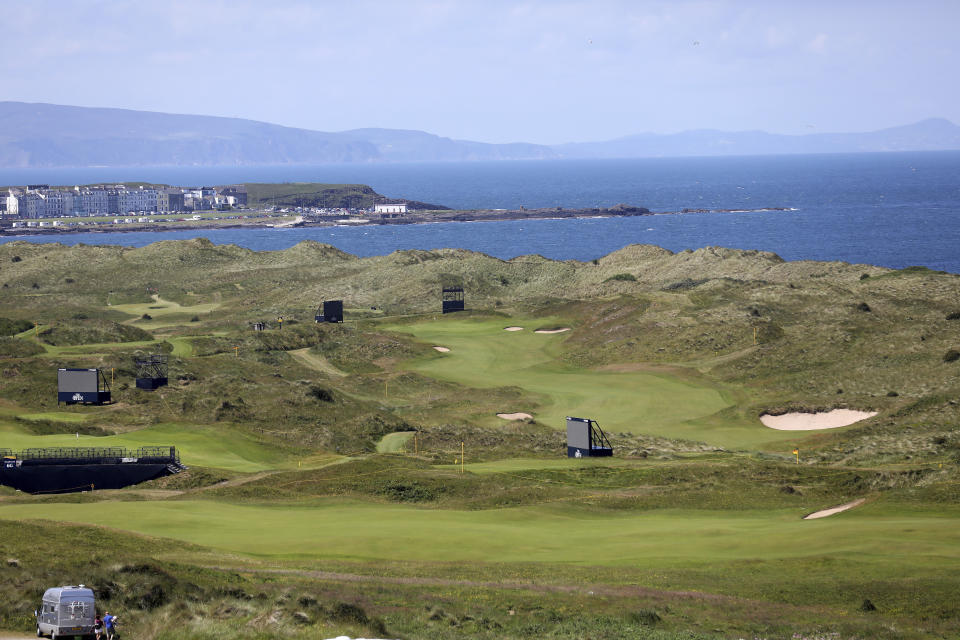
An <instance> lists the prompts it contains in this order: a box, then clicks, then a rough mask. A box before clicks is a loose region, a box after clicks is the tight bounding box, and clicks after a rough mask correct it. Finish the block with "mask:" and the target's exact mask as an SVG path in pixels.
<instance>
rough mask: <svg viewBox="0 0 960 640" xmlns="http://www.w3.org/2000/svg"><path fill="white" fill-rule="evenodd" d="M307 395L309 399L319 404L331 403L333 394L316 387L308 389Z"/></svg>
mask: <svg viewBox="0 0 960 640" xmlns="http://www.w3.org/2000/svg"><path fill="white" fill-rule="evenodd" d="M307 395H309V396H310V397H311V398H315V399H317V400H319V401H320V402H333V394H332V393H330V392H329V391H328V390H327V389H324V388H323V387H318V386H316V385H314V386H311V387H310V390H309V391H308V392H307Z"/></svg>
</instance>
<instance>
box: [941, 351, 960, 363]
mask: <svg viewBox="0 0 960 640" xmlns="http://www.w3.org/2000/svg"><path fill="white" fill-rule="evenodd" d="M957 360H960V351H957V350H956V349H950V350H949V351H947V352H946V353H945V354H943V361H944V362H956V361H957Z"/></svg>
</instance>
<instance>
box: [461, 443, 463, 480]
mask: <svg viewBox="0 0 960 640" xmlns="http://www.w3.org/2000/svg"><path fill="white" fill-rule="evenodd" d="M460 473H463V442H461V443H460Z"/></svg>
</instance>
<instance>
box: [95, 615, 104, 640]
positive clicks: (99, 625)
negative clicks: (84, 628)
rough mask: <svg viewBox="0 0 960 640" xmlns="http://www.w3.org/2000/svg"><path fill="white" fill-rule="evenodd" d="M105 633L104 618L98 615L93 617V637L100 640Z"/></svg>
mask: <svg viewBox="0 0 960 640" xmlns="http://www.w3.org/2000/svg"><path fill="white" fill-rule="evenodd" d="M102 634H103V620H101V619H100V616H99V615H98V616H97V617H96V618H94V619H93V637H94V638H96V640H100V636H101V635H102Z"/></svg>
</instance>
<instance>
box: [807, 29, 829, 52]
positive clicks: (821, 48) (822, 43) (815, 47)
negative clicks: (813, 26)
mask: <svg viewBox="0 0 960 640" xmlns="http://www.w3.org/2000/svg"><path fill="white" fill-rule="evenodd" d="M826 50H827V34H825V33H818V34H817V36H816V37H815V38H814V39H813V40H811V41H810V42H808V43H807V51H809V52H811V53H819V54H823V53H825V52H826Z"/></svg>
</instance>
